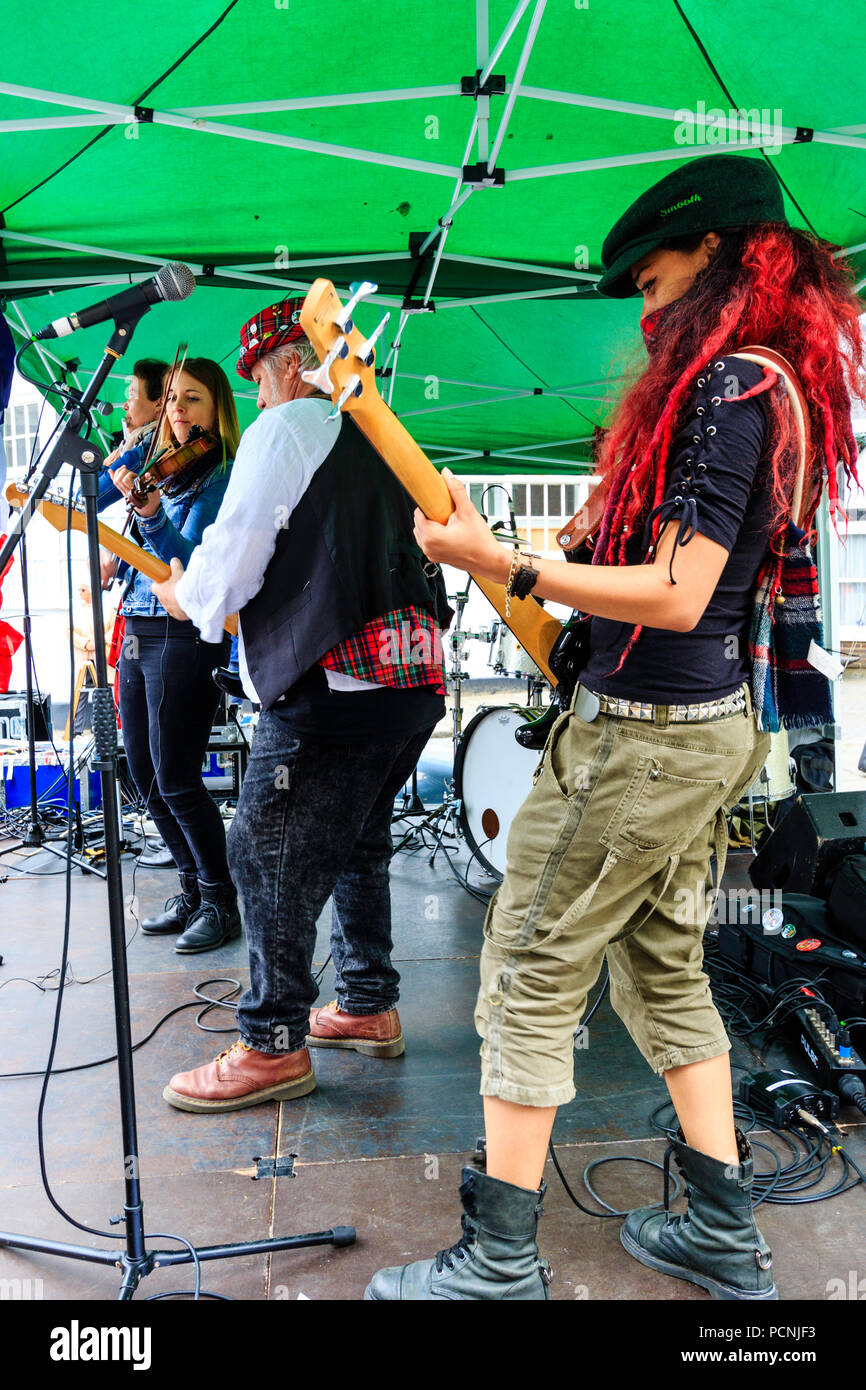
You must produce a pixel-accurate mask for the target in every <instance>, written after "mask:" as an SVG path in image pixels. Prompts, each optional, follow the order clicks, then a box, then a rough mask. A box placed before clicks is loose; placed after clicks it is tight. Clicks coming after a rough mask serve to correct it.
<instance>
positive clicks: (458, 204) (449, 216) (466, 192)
mask: <svg viewBox="0 0 866 1390" xmlns="http://www.w3.org/2000/svg"><path fill="white" fill-rule="evenodd" d="M462 185H463V177H462V170H461V175H460V177H459V178H458V180H457V188H458V189H460V188H461V187H462ZM474 192H475V189H474V188H463V191H462V193H458V192H455V194H454V197H453V198H452V199H451V203H450V205H449V207H448V211H447V212H446V213H443V215H442V217H440V218H439V221H438V222H437V223H436V226H435V227H434V228H433V230H432V232H429V233H428V235H427V236H426V237H425V238H424V240H423V241H422V243H421V245H420V246H419V248H418V257H419V259H420V257H421V256H423V255H424V253H425V252H426V250H427V248H428V246H430V245H431V243H432V242H434V241H435V240H436V238H437V237H438V236H441V235H442V233H443V232H444V231H445V229H446V227H448V226H450V225H451V222H452V221H453V218H454V214H455V212H456V211H457V209H458V208H462V206H463V204H464V203H466V202H468V201H469V199H470V197H471V196H472V194H473V193H474Z"/></svg>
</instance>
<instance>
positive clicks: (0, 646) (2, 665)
mask: <svg viewBox="0 0 866 1390" xmlns="http://www.w3.org/2000/svg"><path fill="white" fill-rule="evenodd" d="M5 540H6V536H5V534H4V535H2V536H0V546H2V545H3V543H4V541H5ZM14 560H15V556H14V555H10V557H9V559H8V560H7V562H6V568H5V569H4V570H3V573H2V574H0V608H2V607H3V593H2V589H3V580H4V579H5V578H6V576H7V574H8V573H9V571H10V570H11V568H12V565H13V562H14ZM23 641H24V634H23V633H22V632H18V631H17V629H16V628H14V627H11V626H10V625H9V623H6V622H3V621H2V620H0V691H2V693H3V694H4V695H5V693H6V691H7V690H8V689H9V682H10V681H11V679H12V658H13V656H14V655H15V653H16V652H17V650H18V648H19V647H20V646H21V643H22V642H23Z"/></svg>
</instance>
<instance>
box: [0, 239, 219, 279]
mask: <svg viewBox="0 0 866 1390" xmlns="http://www.w3.org/2000/svg"><path fill="white" fill-rule="evenodd" d="M0 237H3V238H5V239H6V240H8V241H26V242H29V243H30V244H31V245H33V246H50V247H52V248H53V249H54V250H56V251H80V252H81V253H82V254H83V255H86V256H105V257H107V258H109V259H110V260H113V261H138V262H140V264H141V265H147V266H157V267H159V266H163V265H169V264H170V262H169V261H167V260H166V259H165V258H163V257H160V256H140V255H136V254H134V253H133V252H131V251H130V252H127V251H109V250H107V248H106V247H104V246H85V245H84V244H83V243H80V242H77V241H57V240H56V239H55V238H53V237H44V236H34V235H33V234H32V233H30V232H13V231H10V229H9V228H8V227H0ZM190 269H191V270H192V269H194V267H193V266H190ZM131 283H133V284H134V283H135V282H134V281H131Z"/></svg>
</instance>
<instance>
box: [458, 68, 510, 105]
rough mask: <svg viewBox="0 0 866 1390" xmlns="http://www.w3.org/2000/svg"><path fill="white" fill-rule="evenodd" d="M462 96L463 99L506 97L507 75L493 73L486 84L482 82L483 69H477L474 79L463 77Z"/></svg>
mask: <svg viewBox="0 0 866 1390" xmlns="http://www.w3.org/2000/svg"><path fill="white" fill-rule="evenodd" d="M460 95H461V96H463V97H474V98H475V100H476V101H477V100H478V98H479V97H500V96H505V74H504V73H496V72H492V73H490V75H489V76H488V78H487V80H486V81H485V82H482V81H481V69H480V68H476V69H475V73H474V75H473V76H472V77H461V79H460Z"/></svg>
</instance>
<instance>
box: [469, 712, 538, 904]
mask: <svg viewBox="0 0 866 1390" xmlns="http://www.w3.org/2000/svg"><path fill="white" fill-rule="evenodd" d="M534 713H537V711H532V710H525V709H521V708H520V707H519V706H517V705H502V706H494V707H493V708H490V709H483V710H480V711H479V713H478V714H476V715H475V717H474V719H472V720H471V721H470V723H469V724H467V726H466V729H465V731H464V733H463V736H462V738H461V739H460V743H459V744H458V746H457V756H456V758H455V759H454V792H455V795H456V796H457V797H458V798H459V800H460V812H459V815H458V822H459V825H460V829H461V830H462V832H463V835H464V837H465V839H466V843H467V844H468V846H469V848H470V849H471V850H472V852H473V857H474V858H475V859H477V861H478V863H479V864H481V865H482V867H483V868H485V869H486V870H487V872H488V873H489V874H492V875H493V877H494V878H498V879H500V880H501V879H502V878H503V877H504V875H505V847H506V843H507V840H508V832H509V830H510V829H511V822H512V821H513V820H514V817H515V816H516V815H517V812H518V811H519V809H520V807H521V806H522V805H523V802H524V801H525V800H526V798H527V796H528V795H529V792H530V790H531V788H532V776H533V773H534V772H535V769H536V768H537V766H538V762H539V758H540V756H541V754H540V753H539V752H538V751H537V750H534V749H530V748H521V747H520V744H519V743H518V742H517V741H516V739H515V737H514V733H515V730H516V729H519V728H520V725H521V724H525V723H526V721H527V719H528V718H530V717H531V716H532V714H534Z"/></svg>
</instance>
